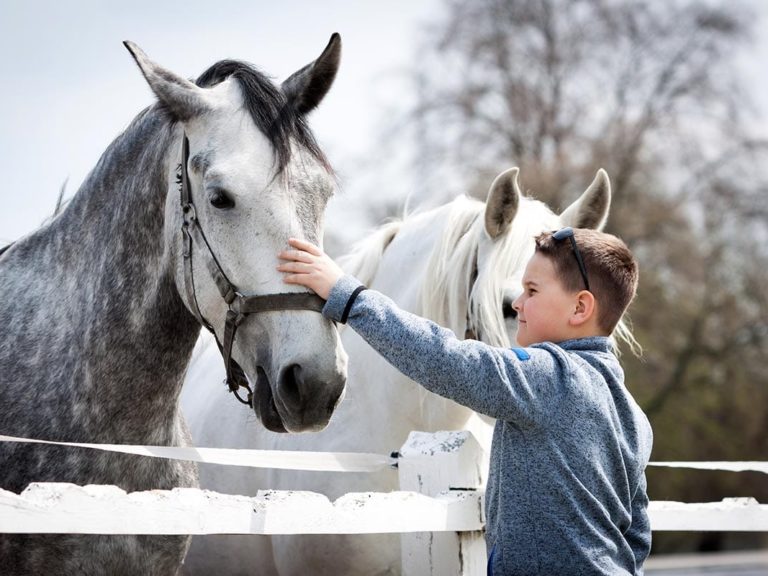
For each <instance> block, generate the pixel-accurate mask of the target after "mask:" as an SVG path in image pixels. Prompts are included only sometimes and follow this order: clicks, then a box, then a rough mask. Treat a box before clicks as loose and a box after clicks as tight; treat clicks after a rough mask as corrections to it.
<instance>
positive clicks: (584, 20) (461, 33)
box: [0, 0, 768, 554]
mask: <svg viewBox="0 0 768 576" xmlns="http://www.w3.org/2000/svg"><path fill="white" fill-rule="evenodd" d="M767 25H768V2H763V1H761V0H743V1H738V0H723V1H714V0H713V1H704V0H685V1H664V2H662V1H642V0H638V1H629V0H627V1H619V0H537V1H529V0H423V1H419V2H414V1H408V0H389V1H388V2H386V3H363V2H353V1H342V0H324V1H323V2H311V1H309V0H307V1H298V0H283V1H282V2H280V3H276V2H259V1H253V0H252V1H248V2H245V1H242V2H240V1H232V0H219V1H218V2H216V3H204V2H200V1H197V0H194V1H184V2H182V1H166V2H155V1H148V0H134V1H132V2H130V3H118V2H105V1H96V0H69V1H67V2H60V1H56V0H0V77H2V79H3V81H2V90H0V125H2V130H0V174H2V176H3V185H2V188H1V189H0V246H2V245H4V244H6V243H7V242H10V241H13V240H15V239H17V238H19V237H21V236H23V235H25V234H27V233H29V232H31V231H33V230H34V229H35V228H37V227H38V226H39V225H40V224H41V223H42V222H43V221H44V220H45V219H46V218H47V217H49V216H50V215H51V214H52V213H53V212H54V210H55V209H56V206H57V203H58V202H59V196H60V192H61V190H62V188H63V189H64V198H67V197H70V196H71V195H73V194H74V193H75V192H76V191H77V188H78V187H79V185H80V183H81V182H82V180H83V179H84V177H85V175H86V174H87V173H88V171H89V170H90V168H91V167H92V166H93V165H94V164H95V163H96V161H97V160H98V158H99V156H100V154H101V152H102V151H103V150H104V148H105V147H106V146H107V145H108V144H109V142H110V141H111V140H112V139H113V138H114V137H115V136H116V135H117V134H118V133H120V132H121V131H122V130H123V129H124V128H125V127H126V126H127V125H128V123H129V122H130V120H131V119H132V118H133V117H134V116H135V115H136V114H137V113H138V112H139V111H140V110H141V109H143V108H144V107H146V106H147V105H149V104H151V103H152V102H153V97H152V94H151V93H150V91H149V88H148V87H147V85H146V83H145V82H144V80H143V78H142V77H141V74H140V73H139V70H138V69H137V68H136V66H135V64H134V63H133V61H132V59H131V58H130V56H129V54H128V52H127V51H126V50H125V49H124V48H123V46H122V44H121V41H122V40H124V39H130V40H133V41H135V42H136V43H138V44H139V45H140V46H141V47H142V48H143V49H144V50H145V51H146V52H147V53H148V54H149V55H150V57H151V58H153V59H155V60H156V61H158V62H159V63H161V64H163V65H164V66H166V67H168V68H170V69H172V70H174V71H176V72H178V73H180V74H182V75H185V76H187V77H190V78H194V77H196V76H197V75H199V74H200V73H201V72H202V71H203V70H205V69H206V68H207V67H208V66H209V65H210V64H212V63H213V62H215V61H217V60H220V59H222V58H228V57H231V58H237V59H242V60H247V61H250V62H253V63H254V64H256V65H257V66H258V67H259V68H261V69H262V70H263V71H265V72H267V73H268V74H270V75H273V76H274V77H275V79H276V80H278V81H281V80H283V79H285V78H286V77H287V76H288V75H290V74H291V73H292V72H294V71H295V70H297V69H299V68H301V67H302V66H304V65H305V64H307V63H308V62H310V61H311V60H313V59H314V58H315V57H317V56H318V55H319V54H320V52H321V51H322V49H323V48H324V47H325V44H326V43H327V41H328V39H329V37H330V35H331V33H332V32H339V33H340V34H341V36H342V40H343V45H344V48H343V56H342V64H341V69H340V72H339V76H338V78H337V81H336V83H335V85H334V87H333V89H332V90H331V92H330V94H329V95H328V96H327V98H326V100H325V101H324V102H323V103H322V105H321V106H320V108H319V109H318V110H317V111H316V112H314V113H313V117H312V119H311V125H312V126H313V128H314V130H315V134H316V136H317V137H318V140H319V141H320V143H321V145H322V146H323V148H324V150H325V152H326V153H327V155H328V156H329V157H330V159H331V161H332V163H333V164H334V166H335V168H336V170H337V171H338V173H339V180H340V185H341V191H340V193H339V194H338V195H337V197H336V198H335V199H334V200H333V201H332V204H331V205H330V207H329V213H328V219H327V226H326V245H327V247H328V249H329V251H330V252H331V253H332V254H340V253H342V252H345V251H346V250H347V249H348V248H349V246H350V244H351V243H352V242H354V241H355V240H356V239H359V238H360V237H361V236H363V235H364V234H365V233H366V232H367V231H369V230H371V229H372V228H373V227H375V226H376V225H377V224H379V223H381V222H382V221H384V220H385V219H386V218H388V217H393V216H400V215H402V214H403V213H404V211H412V210H414V209H416V208H419V207H429V206H434V205H437V204H440V203H443V202H445V201H447V200H450V199H451V198H453V197H454V196H455V195H457V194H461V193H468V194H472V195H477V196H479V197H484V195H485V193H486V191H487V189H488V186H489V185H490V182H491V181H492V179H493V177H494V176H495V175H496V174H498V173H499V172H501V171H502V170H504V169H506V168H508V167H510V166H519V167H520V168H521V182H522V185H523V187H524V190H525V191H526V193H528V194H530V195H533V196H535V197H537V198H539V199H541V200H543V201H545V202H546V203H548V204H549V205H550V206H552V207H553V208H555V209H562V208H564V207H565V206H567V205H568V204H569V203H570V202H571V201H573V200H574V199H575V198H576V197H577V195H578V194H579V193H580V192H581V191H582V190H583V189H584V188H585V187H586V185H587V184H588V183H589V182H590V181H591V179H592V177H593V175H594V172H595V170H596V169H597V168H598V167H603V168H605V169H606V170H607V171H608V173H609V175H610V177H611V181H612V185H613V192H614V200H613V206H612V210H611V216H610V219H609V224H608V231H609V232H612V233H616V234H618V235H620V236H621V237H623V238H624V239H625V240H626V241H627V243H628V244H629V245H630V247H631V248H632V249H633V251H634V252H635V254H636V255H637V257H638V259H639V261H640V267H641V283H640V289H639V293H638V298H637V300H636V301H635V303H634V304H633V306H632V308H631V314H630V316H631V320H632V323H633V326H634V331H635V335H636V337H637V338H638V340H639V341H640V343H641V344H642V346H643V348H644V354H643V355H642V357H639V358H638V357H634V356H632V354H631V353H630V352H629V351H627V352H626V353H625V354H624V356H623V362H624V365H625V368H626V371H627V383H628V387H629V388H630V389H631V391H632V393H633V394H634V396H635V397H636V398H637V400H638V401H639V403H640V404H641V406H642V407H643V408H644V410H645V411H646V413H647V414H648V416H649V418H650V420H651V423H652V425H653V428H654V432H655V444H654V451H653V459H654V460H768V375H766V363H768V291H767V290H766V286H768V26H767ZM648 479H649V495H650V497H651V499H653V500H678V501H685V502H709V501H716V500H720V499H722V498H725V497H738V496H751V497H754V498H756V499H758V500H759V501H760V502H761V503H768V481H767V479H766V477H765V475H764V474H759V473H753V472H744V473H731V472H707V471H695V470H674V469H649V470H648ZM758 548H768V534H764V533H748V532H743V533H740V532H735V533H734V532H730V533H717V532H709V533H707V532H703V533H692V532H686V533H664V532H657V533H655V534H654V549H653V553H654V554H662V553H670V552H706V551H722V550H740V549H758Z"/></svg>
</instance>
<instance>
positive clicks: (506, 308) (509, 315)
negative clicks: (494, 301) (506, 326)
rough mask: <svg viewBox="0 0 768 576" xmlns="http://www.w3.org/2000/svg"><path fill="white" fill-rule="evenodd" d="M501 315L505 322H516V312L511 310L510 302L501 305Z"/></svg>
mask: <svg viewBox="0 0 768 576" xmlns="http://www.w3.org/2000/svg"><path fill="white" fill-rule="evenodd" d="M501 313H502V314H504V319H505V320H508V319H512V320H517V310H515V309H514V308H512V304H511V303H510V302H504V304H502V305H501Z"/></svg>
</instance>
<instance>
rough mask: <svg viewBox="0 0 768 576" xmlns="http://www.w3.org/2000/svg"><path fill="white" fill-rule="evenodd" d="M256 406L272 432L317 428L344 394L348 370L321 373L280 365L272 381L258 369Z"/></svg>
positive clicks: (321, 427)
mask: <svg viewBox="0 0 768 576" xmlns="http://www.w3.org/2000/svg"><path fill="white" fill-rule="evenodd" d="M256 374H257V377H256V383H255V389H254V392H253V409H254V411H255V412H256V415H257V416H258V418H259V420H261V423H262V424H263V425H264V427H265V428H267V430H271V431H272V432H318V431H320V430H322V429H323V428H325V427H326V426H327V425H328V422H330V420H331V416H332V415H333V412H334V410H335V409H336V406H338V404H339V402H340V401H341V399H342V397H343V394H344V387H345V385H346V371H345V370H336V371H333V373H330V374H318V373H316V372H315V371H314V370H311V369H309V368H307V367H306V365H302V364H301V363H292V364H288V365H285V366H281V367H280V368H279V370H278V372H277V378H276V379H275V380H274V381H270V379H269V377H268V375H267V371H266V370H264V368H262V367H261V366H258V367H257V369H256Z"/></svg>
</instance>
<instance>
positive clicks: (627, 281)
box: [536, 228, 638, 334]
mask: <svg viewBox="0 0 768 576" xmlns="http://www.w3.org/2000/svg"><path fill="white" fill-rule="evenodd" d="M553 234H554V232H544V233H543V234H540V235H539V236H537V237H536V252H538V253H540V254H542V255H544V256H547V257H548V258H550V259H551V260H552V262H553V263H554V266H555V272H556V273H557V275H558V277H559V278H560V281H561V282H562V283H563V287H564V288H565V289H566V290H568V291H569V292H578V291H579V290H584V289H585V285H584V278H583V276H582V274H581V270H580V269H579V263H578V261H577V259H576V256H575V254H574V252H573V246H572V245H571V242H570V241H569V240H568V239H563V240H555V239H554V238H553V237H552V235H553ZM573 234H574V239H575V240H576V246H577V247H578V250H579V253H580V254H581V258H582V260H583V261H584V268H585V269H586V273H587V277H588V278H589V288H590V290H589V291H590V292H592V294H594V296H595V300H596V301H597V323H598V326H599V327H600V329H601V330H605V332H606V333H607V334H610V333H612V332H613V330H614V328H616V325H617V324H618V323H619V320H621V316H622V315H623V314H624V312H625V311H626V309H627V307H628V306H629V304H630V302H632V299H633V298H634V297H635V292H636V291H637V280H638V269H637V261H636V260H635V258H634V256H632V252H630V250H629V248H627V245H626V244H624V242H623V241H622V240H621V239H620V238H617V237H616V236H613V235H612V234H606V233H605V232H598V231H597V230H588V229H585V228H574V229H573Z"/></svg>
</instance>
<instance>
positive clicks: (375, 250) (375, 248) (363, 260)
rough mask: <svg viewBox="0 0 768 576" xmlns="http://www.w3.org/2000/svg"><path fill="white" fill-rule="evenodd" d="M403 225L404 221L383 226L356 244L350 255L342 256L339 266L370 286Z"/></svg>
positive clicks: (394, 221) (396, 221)
mask: <svg viewBox="0 0 768 576" xmlns="http://www.w3.org/2000/svg"><path fill="white" fill-rule="evenodd" d="M402 225H403V221H402V220H393V221H391V222H387V223H386V224H384V225H382V226H381V227H379V228H378V229H377V230H375V231H374V232H373V233H372V234H369V235H368V236H366V237H365V238H363V239H362V240H360V241H359V242H358V243H356V244H355V245H354V246H353V247H352V250H351V251H350V252H349V253H348V254H345V255H344V256H341V257H340V258H339V260H338V262H339V266H341V267H342V268H343V269H344V271H345V272H346V273H347V274H351V275H352V276H354V277H355V278H357V279H358V280H360V282H362V283H363V284H366V285H369V284H370V283H371V281H372V280H373V278H374V276H376V272H377V271H378V269H379V262H381V257H382V256H383V255H384V250H386V249H387V246H389V244H390V242H392V240H393V239H394V237H395V236H396V235H397V233H398V231H399V230H400V228H401V226H402Z"/></svg>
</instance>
